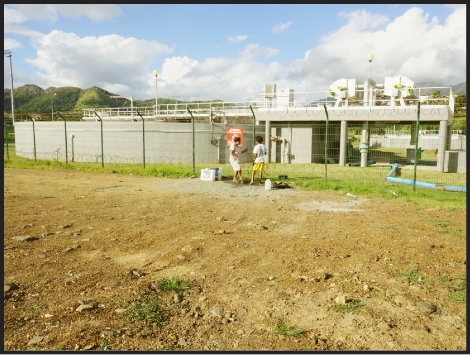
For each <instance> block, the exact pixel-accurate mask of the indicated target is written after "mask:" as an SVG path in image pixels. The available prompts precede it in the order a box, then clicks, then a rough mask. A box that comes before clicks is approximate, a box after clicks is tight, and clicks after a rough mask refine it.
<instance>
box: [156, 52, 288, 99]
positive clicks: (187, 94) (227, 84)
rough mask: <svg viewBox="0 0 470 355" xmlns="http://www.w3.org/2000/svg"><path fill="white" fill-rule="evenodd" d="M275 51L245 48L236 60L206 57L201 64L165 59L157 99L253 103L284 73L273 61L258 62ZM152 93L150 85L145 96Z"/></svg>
mask: <svg viewBox="0 0 470 355" xmlns="http://www.w3.org/2000/svg"><path fill="white" fill-rule="evenodd" d="M274 52H277V50H275V49H272V48H263V47H261V46H259V45H248V46H246V47H245V48H244V50H243V51H242V52H241V53H240V54H239V56H238V57H237V58H227V57H216V58H208V59H206V60H205V61H204V62H202V63H199V62H198V61H196V60H194V59H191V58H188V57H173V58H167V59H166V60H165V63H164V64H163V68H162V74H161V79H160V76H159V77H158V92H159V96H161V95H162V97H172V96H174V95H178V96H180V97H182V98H183V99H184V100H208V99H210V100H212V99H216V98H221V99H223V100H226V101H240V100H253V99H254V98H256V95H257V94H259V93H260V92H262V91H263V86H264V83H266V82H270V80H271V78H272V77H273V76H275V75H276V73H278V72H282V71H283V70H285V69H284V68H283V67H282V66H281V65H280V64H278V63H275V62H274V63H270V64H263V63H260V62H258V61H257V59H258V58H259V57H263V56H266V55H272V54H273V53H274ZM153 85H155V81H153ZM154 90H155V89H154V86H153V89H149V90H148V94H149V95H151V94H152V93H153V95H154V93H155V91H154Z"/></svg>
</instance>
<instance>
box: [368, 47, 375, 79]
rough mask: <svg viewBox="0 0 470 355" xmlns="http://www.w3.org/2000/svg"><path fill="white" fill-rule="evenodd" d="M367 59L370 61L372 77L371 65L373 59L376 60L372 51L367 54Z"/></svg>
mask: <svg viewBox="0 0 470 355" xmlns="http://www.w3.org/2000/svg"><path fill="white" fill-rule="evenodd" d="M367 60H368V61H369V79H370V67H371V63H372V61H373V60H374V55H373V54H372V53H369V54H368V55H367Z"/></svg>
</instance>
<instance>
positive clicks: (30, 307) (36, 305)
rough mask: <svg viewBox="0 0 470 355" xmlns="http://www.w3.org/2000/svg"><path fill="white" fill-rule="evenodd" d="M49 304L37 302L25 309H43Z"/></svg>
mask: <svg viewBox="0 0 470 355" xmlns="http://www.w3.org/2000/svg"><path fill="white" fill-rule="evenodd" d="M46 307H47V305H46V304H44V303H35V304H33V305H31V306H28V307H25V308H24V309H25V311H33V310H36V309H43V308H46Z"/></svg>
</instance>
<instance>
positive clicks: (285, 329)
mask: <svg viewBox="0 0 470 355" xmlns="http://www.w3.org/2000/svg"><path fill="white" fill-rule="evenodd" d="M304 332H305V328H304V327H294V326H291V325H289V323H288V322H287V321H285V320H283V319H280V320H278V322H277V323H276V325H275V327H274V334H276V335H284V336H287V337H298V336H300V335H301V334H302V333H304Z"/></svg>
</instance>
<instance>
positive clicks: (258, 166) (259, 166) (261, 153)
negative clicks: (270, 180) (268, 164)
mask: <svg viewBox="0 0 470 355" xmlns="http://www.w3.org/2000/svg"><path fill="white" fill-rule="evenodd" d="M255 141H256V145H255V147H254V149H253V160H254V164H253V171H252V172H251V182H250V185H253V184H254V183H255V173H256V171H258V173H259V183H260V184H262V183H263V170H264V160H265V158H264V157H265V155H266V154H267V149H266V146H265V145H264V144H263V137H261V136H256V137H255Z"/></svg>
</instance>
